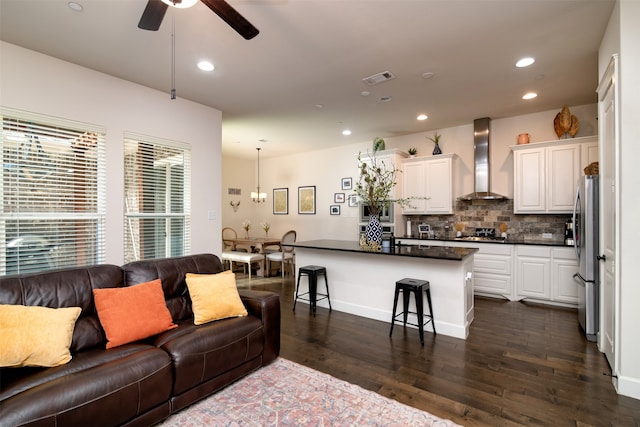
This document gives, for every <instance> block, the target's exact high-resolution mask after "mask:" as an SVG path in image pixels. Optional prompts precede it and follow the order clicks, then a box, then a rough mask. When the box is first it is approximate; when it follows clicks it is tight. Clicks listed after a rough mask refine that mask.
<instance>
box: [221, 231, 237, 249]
mask: <svg viewBox="0 0 640 427" xmlns="http://www.w3.org/2000/svg"><path fill="white" fill-rule="evenodd" d="M237 238H238V233H236V230H234V229H233V228H231V227H225V228H223V229H222V250H223V251H235V250H236V242H235V240H236V239H237Z"/></svg>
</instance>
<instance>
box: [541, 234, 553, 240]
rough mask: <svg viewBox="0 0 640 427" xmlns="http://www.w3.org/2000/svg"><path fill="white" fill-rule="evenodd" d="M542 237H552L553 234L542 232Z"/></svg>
mask: <svg viewBox="0 0 640 427" xmlns="http://www.w3.org/2000/svg"><path fill="white" fill-rule="evenodd" d="M542 238H543V239H552V238H553V234H551V233H542Z"/></svg>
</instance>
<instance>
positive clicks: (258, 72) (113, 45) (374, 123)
mask: <svg viewBox="0 0 640 427" xmlns="http://www.w3.org/2000/svg"><path fill="white" fill-rule="evenodd" d="M76 2H77V3H79V4H81V5H82V6H83V11H82V12H76V11H73V10H72V9H71V8H69V7H68V6H67V3H68V0H0V38H1V39H2V40H4V41H6V42H9V43H13V44H16V45H19V46H23V47H25V48H28V49H32V50H35V51H38V52H42V53H45V54H48V55H51V56H54V57H57V58H61V59H63V60H66V61H69V62H72V63H75V64H79V65H82V66H85V67H88V68H91V69H94V70H98V71H101V72H104V73H107V74H110V75H113V76H116V77H120V78H123V79H126V80H130V81H132V82H135V83H139V84H141V85H145V86H148V87H151V88H155V89H158V90H161V91H165V92H167V97H169V91H170V89H171V34H172V21H175V46H176V74H175V87H176V89H177V95H178V97H181V98H185V99H190V100H192V101H195V102H198V103H201V104H205V105H209V106H211V107H214V108H217V109H219V110H221V111H222V112H223V129H222V137H223V153H224V154H225V155H233V156H238V157H251V158H253V157H255V148H256V147H258V146H261V147H263V150H262V156H264V157H270V156H274V155H280V154H283V153H293V152H298V151H307V150H311V149H313V150H315V149H319V148H323V147H331V146H335V145H341V144H348V143H361V142H364V141H371V140H373V138H374V137H375V136H382V137H389V136H396V135H403V134H410V133H416V132H422V131H431V130H435V129H441V128H445V127H450V126H457V125H461V124H468V123H471V122H472V121H473V119H475V118H478V117H491V118H492V119H496V118H501V117H509V116H514V115H520V114H527V113H531V112H536V111H543V110H550V109H555V108H560V107H561V106H562V105H565V104H566V105H569V106H571V105H582V104H589V103H594V102H596V101H597V98H596V93H595V89H596V86H597V80H598V77H597V76H598V74H597V52H598V48H599V44H600V40H601V39H602V36H603V34H604V30H605V27H606V24H607V22H608V20H609V16H610V14H611V11H612V9H613V4H614V1H613V0H549V1H547V0H491V1H485V0H468V1H462V0H384V1H383V0H229V3H230V4H231V5H232V6H233V7H234V8H236V10H238V11H239V12H240V13H241V14H242V15H243V16H244V17H245V18H247V19H248V20H249V21H250V22H251V23H253V24H254V25H255V26H256V27H257V28H258V29H259V30H260V34H259V35H258V36H257V37H256V38H254V39H252V40H249V41H247V40H244V39H243V38H242V37H240V36H239V35H238V34H237V33H236V32H234V31H233V30H232V29H231V28H230V27H228V26H227V24H225V23H224V22H223V21H222V20H221V19H220V18H219V17H218V16H217V15H215V14H214V13H213V12H211V11H210V10H209V9H208V8H207V7H206V6H205V5H204V4H202V3H200V2H198V4H196V6H194V7H193V8H191V9H174V8H170V9H169V11H168V13H167V15H166V16H165V19H164V22H163V24H162V26H161V27H160V30H159V31H157V32H151V31H144V30H140V29H138V28H137V24H138V20H139V19H140V16H141V14H142V11H143V10H144V7H145V5H146V3H147V1H146V0H76ZM523 56H533V57H535V58H536V62H535V64H534V65H532V66H531V67H528V68H525V69H516V68H515V66H514V64H515V62H516V61H517V60H518V59H519V58H521V57H523ZM201 59H208V60H210V61H211V62H213V63H214V64H215V66H216V70H215V71H213V72H210V73H205V72H202V71H200V70H198V69H197V68H196V62H197V61H199V60H201ZM382 71H390V72H392V73H393V74H394V75H395V76H396V78H395V79H393V80H390V81H387V82H384V83H381V84H379V85H376V86H368V85H366V84H365V83H364V82H363V81H362V79H363V78H364V77H367V76H370V75H372V74H375V73H378V72H382ZM424 73H433V77H432V78H431V79H424V78H423V77H422V75H423V74H424ZM363 91H369V92H370V95H369V96H363V95H362V94H361V93H362V92H363ZM528 91H535V92H537V93H538V94H539V95H538V97H537V98H536V99H534V100H531V101H524V100H522V99H521V97H522V95H523V94H524V93H525V92H528ZM386 96H390V97H392V100H390V101H388V102H381V101H380V98H381V97H386ZM317 104H322V105H324V108H321V109H320V108H317V107H316V105H317ZM420 113H426V114H427V115H428V116H429V119H428V120H426V121H424V122H418V121H417V120H416V116H417V115H418V114H420ZM344 128H349V129H351V130H352V132H353V134H352V135H351V136H349V137H345V136H342V135H341V131H342V130H343V129H344ZM260 140H266V141H267V142H260Z"/></svg>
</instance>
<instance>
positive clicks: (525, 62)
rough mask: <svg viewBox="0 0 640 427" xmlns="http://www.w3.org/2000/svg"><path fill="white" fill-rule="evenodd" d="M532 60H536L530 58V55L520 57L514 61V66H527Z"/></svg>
mask: <svg viewBox="0 0 640 427" xmlns="http://www.w3.org/2000/svg"><path fill="white" fill-rule="evenodd" d="M534 62H536V60H535V59H533V58H530V57H527V58H522V59H520V60H519V61H518V62H516V67H518V68H524V67H528V66H529V65H531V64H533V63H534Z"/></svg>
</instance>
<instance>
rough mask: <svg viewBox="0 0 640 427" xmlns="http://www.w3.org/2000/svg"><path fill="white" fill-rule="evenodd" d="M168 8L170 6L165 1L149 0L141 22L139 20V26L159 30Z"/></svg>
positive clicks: (144, 28)
mask: <svg viewBox="0 0 640 427" xmlns="http://www.w3.org/2000/svg"><path fill="white" fill-rule="evenodd" d="M168 8H169V6H168V5H167V4H166V3H163V2H162V0H149V2H148V3H147V6H146V7H145V8H144V12H142V16H141V17H140V22H138V28H141V29H143V30H150V31H158V28H160V24H162V19H163V18H164V14H165V13H167V9H168Z"/></svg>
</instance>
